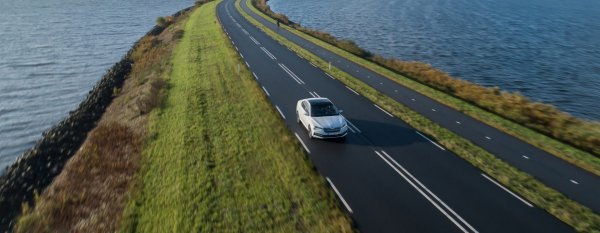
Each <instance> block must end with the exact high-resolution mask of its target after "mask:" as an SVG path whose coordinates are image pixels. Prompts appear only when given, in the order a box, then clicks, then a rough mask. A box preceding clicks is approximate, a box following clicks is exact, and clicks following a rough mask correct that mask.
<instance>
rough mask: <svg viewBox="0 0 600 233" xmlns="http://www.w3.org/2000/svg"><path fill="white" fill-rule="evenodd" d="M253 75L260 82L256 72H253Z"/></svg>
mask: <svg viewBox="0 0 600 233" xmlns="http://www.w3.org/2000/svg"><path fill="white" fill-rule="evenodd" d="M252 75H254V79H256V80H258V76H256V74H255V73H254V72H252Z"/></svg>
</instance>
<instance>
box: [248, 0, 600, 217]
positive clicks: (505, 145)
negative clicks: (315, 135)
mask: <svg viewBox="0 0 600 233" xmlns="http://www.w3.org/2000/svg"><path fill="white" fill-rule="evenodd" d="M241 5H242V7H243V8H244V10H245V11H246V12H247V13H248V14H249V15H251V16H252V17H253V18H254V19H256V20H258V21H259V22H261V23H262V24H263V25H265V26H268V27H269V28H271V29H277V26H276V25H274V24H273V23H270V22H269V21H267V20H265V19H263V18H262V17H260V16H258V15H256V14H254V13H253V12H252V11H250V10H249V9H247V6H246V5H245V4H241ZM277 32H278V33H279V34H280V35H282V36H284V37H285V38H287V39H288V40H290V41H292V42H294V43H296V44H298V45H300V46H302V47H303V48H304V49H306V50H308V51H311V52H312V53H313V54H315V55H317V56H319V57H321V58H322V59H324V60H327V61H331V63H332V65H334V66H336V67H338V68H339V69H341V70H343V71H344V72H346V73H348V74H351V75H353V76H354V77H356V78H358V79H359V80H361V81H363V82H364V83H366V84H368V85H369V86H371V87H373V88H375V89H377V90H378V91H380V92H382V93H383V94H385V95H387V96H389V97H391V98H393V99H394V100H396V101H398V102H400V103H402V104H404V105H406V106H408V107H410V108H411V109H413V110H414V111H416V112H418V113H420V114H422V115H424V116H426V117H427V118H429V119H430V120H432V121H434V122H436V123H438V124H439V125H441V126H442V127H444V128H447V129H449V130H451V131H452V132H454V133H456V134H458V135H460V136H462V137H464V138H466V139H468V140H469V141H471V142H473V143H475V144H476V145H478V146H480V147H481V148H484V149H485V150H487V151H489V152H490V153H492V154H494V155H495V156H497V157H498V158H500V159H502V160H504V161H506V162H508V163H509V164H511V165H512V166H514V167H516V168H518V169H519V170H521V171H524V172H527V173H529V174H530V175H532V176H533V177H535V178H536V179H538V180H539V181H541V182H542V183H544V184H546V185H547V186H549V187H551V188H554V189H556V190H558V191H559V192H561V193H563V194H565V195H566V196H567V197H569V198H571V199H573V200H575V201H577V202H579V203H581V204H583V205H585V206H587V207H589V208H591V209H592V210H594V211H595V212H596V213H600V198H598V197H600V177H598V176H596V175H595V174H592V173H589V172H587V171H585V170H582V169H580V168H578V167H577V166H574V165H572V164H570V163H568V162H566V161H564V160H562V159H560V158H557V157H556V156H553V155H551V154H549V153H547V152H545V151H543V150H541V149H539V148H537V147H534V146H532V145H530V144H528V143H526V142H524V141H521V140H520V139H518V138H515V137H513V136H511V135H508V134H506V133H504V132H502V131H500V130H497V129H495V128H493V127H491V126H489V125H487V124H485V123H482V122H480V121H478V120H476V119H474V118H471V117H469V116H467V115H465V114H463V113H461V112H459V111H456V110H455V109H453V108H450V107H448V106H446V105H444V104H441V103H439V102H436V101H435V100H432V99H430V98H428V97H426V96H423V95H421V94H419V93H417V92H415V91H413V90H411V89H409V88H406V87H404V86H402V85H400V84H398V83H396V82H394V81H391V80H389V79H387V78H385V77H383V76H381V75H378V74H377V73H375V72H372V71H370V70H368V69H366V68H363V67H361V66H360V65H357V64H355V63H353V62H351V61H348V60H346V59H344V58H342V57H340V56H338V55H336V54H334V53H332V52H329V51H328V50H326V49H323V48H321V47H319V46H317V45H315V44H313V43H311V42H309V41H307V40H305V39H303V38H301V37H298V36H296V35H294V34H293V33H290V32H289V31H287V30H277Z"/></svg>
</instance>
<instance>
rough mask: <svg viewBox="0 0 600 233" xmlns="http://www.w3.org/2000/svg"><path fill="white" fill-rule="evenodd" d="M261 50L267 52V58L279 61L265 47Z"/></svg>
mask: <svg viewBox="0 0 600 233" xmlns="http://www.w3.org/2000/svg"><path fill="white" fill-rule="evenodd" d="M260 49H261V50H262V51H263V52H265V54H267V56H269V57H270V58H271V59H273V60H275V59H277V58H276V57H275V56H273V54H272V53H271V52H269V50H267V49H266V48H265V47H260Z"/></svg>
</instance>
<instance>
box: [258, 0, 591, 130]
mask: <svg viewBox="0 0 600 233" xmlns="http://www.w3.org/2000/svg"><path fill="white" fill-rule="evenodd" d="M269 5H270V6H271V9H273V10H274V11H275V12H278V13H283V14H285V15H287V16H288V17H289V18H290V20H292V21H294V22H297V23H300V24H302V25H303V26H306V27H309V28H314V29H319V30H322V31H327V32H330V33H332V34H333V35H334V36H336V37H338V38H345V39H350V40H353V41H355V42H356V43H357V44H359V45H360V46H361V47H363V48H365V49H367V50H369V51H371V52H374V53H376V54H381V55H384V56H387V57H396V58H400V59H402V60H411V61H422V62H426V63H430V64H432V65H433V66H435V67H437V68H439V69H441V70H444V71H446V72H448V73H450V74H451V75H453V76H454V77H459V78H462V79H465V80H469V81H472V82H475V83H479V84H482V85H485V86H498V87H500V88H501V89H504V90H509V91H518V92H521V93H523V94H524V95H526V96H528V97H530V98H532V99H534V100H537V101H541V102H544V103H548V104H552V105H554V106H557V107H558V108H559V109H561V110H563V111H566V112H568V113H571V114H572V115H575V116H578V117H581V118H586V119H592V120H600V1H598V0H526V1H523V0H501V1H498V0H370V1H364V0H327V1H319V0H270V1H269Z"/></svg>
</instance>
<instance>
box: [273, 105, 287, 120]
mask: <svg viewBox="0 0 600 233" xmlns="http://www.w3.org/2000/svg"><path fill="white" fill-rule="evenodd" d="M275 108H276V109H277V111H278V112H279V115H281V118H283V119H285V115H283V112H282V111H281V109H279V106H277V105H275Z"/></svg>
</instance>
